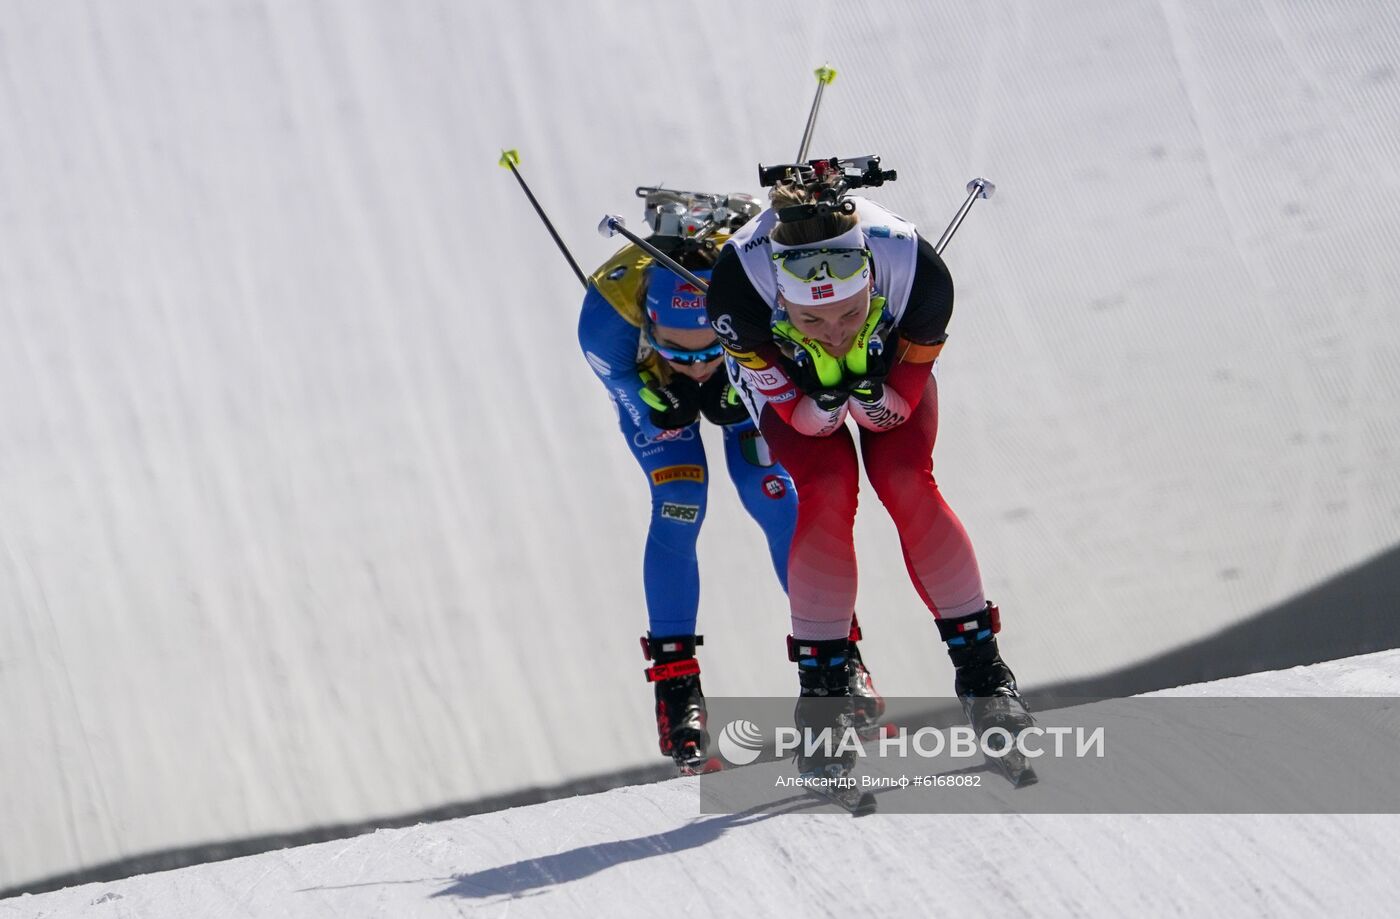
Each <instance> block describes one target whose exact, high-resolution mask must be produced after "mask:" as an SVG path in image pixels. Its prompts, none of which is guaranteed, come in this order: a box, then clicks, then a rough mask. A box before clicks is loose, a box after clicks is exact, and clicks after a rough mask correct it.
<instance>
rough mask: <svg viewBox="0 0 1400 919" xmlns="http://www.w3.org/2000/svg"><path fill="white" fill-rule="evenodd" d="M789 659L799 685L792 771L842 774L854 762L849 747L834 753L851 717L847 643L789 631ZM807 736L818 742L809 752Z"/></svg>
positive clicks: (818, 774) (851, 721)
mask: <svg viewBox="0 0 1400 919" xmlns="http://www.w3.org/2000/svg"><path fill="white" fill-rule="evenodd" d="M788 659H789V660H792V661H795V662H796V663H797V679H798V682H799V683H800V684H801V687H802V691H801V694H800V695H799V696H798V699H797V707H796V708H795V709H794V710H793V720H794V723H795V724H796V727H797V730H798V731H799V732H800V735H801V737H802V743H801V745H800V746H799V747H798V748H797V771H798V772H799V773H801V774H802V775H804V776H824V777H829V778H839V777H841V776H844V775H846V774H847V773H849V772H850V771H851V768H852V767H853V766H854V765H855V753H854V752H853V751H845V752H838V749H839V747H840V746H841V742H842V739H843V736H844V735H845V732H846V729H847V728H850V727H851V726H852V724H853V721H854V716H853V710H852V703H851V656H850V641H849V640H848V639H845V638H833V639H828V640H825V641H805V640H802V639H797V638H793V637H792V636H791V635H789V636H788ZM822 731H829V733H830V743H829V744H825V743H822V742H821V732H822ZM809 737H810V738H813V739H814V740H816V741H817V742H816V743H815V744H814V745H813V747H812V748H811V749H810V750H809V748H808V738H809Z"/></svg>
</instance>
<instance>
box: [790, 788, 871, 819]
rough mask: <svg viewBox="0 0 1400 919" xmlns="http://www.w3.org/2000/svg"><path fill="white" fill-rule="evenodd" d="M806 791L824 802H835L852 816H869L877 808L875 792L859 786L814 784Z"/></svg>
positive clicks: (810, 795)
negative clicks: (837, 786) (845, 786)
mask: <svg viewBox="0 0 1400 919" xmlns="http://www.w3.org/2000/svg"><path fill="white" fill-rule="evenodd" d="M806 793H807V795H808V796H809V797H812V798H815V799H817V800H818V801H821V802H822V803H824V804H835V805H836V806H837V807H839V808H841V809H842V810H844V811H845V812H846V813H848V814H850V815H851V816H852V817H867V816H869V815H870V814H873V813H875V810H876V805H875V794H874V793H873V792H869V791H861V790H860V789H859V788H832V787H829V786H825V785H813V786H809V787H808V788H807V789H806Z"/></svg>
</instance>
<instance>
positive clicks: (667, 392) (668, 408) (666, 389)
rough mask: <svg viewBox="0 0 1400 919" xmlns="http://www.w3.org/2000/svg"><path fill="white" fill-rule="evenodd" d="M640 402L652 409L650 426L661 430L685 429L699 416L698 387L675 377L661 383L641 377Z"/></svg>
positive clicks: (647, 376)
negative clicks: (642, 383) (642, 384)
mask: <svg viewBox="0 0 1400 919" xmlns="http://www.w3.org/2000/svg"><path fill="white" fill-rule="evenodd" d="M642 380H643V382H645V383H646V385H645V386H643V387H642V391H641V397H642V401H643V402H645V403H646V404H647V405H648V406H650V407H651V423H652V424H654V425H656V426H657V427H658V428H661V429H662V430H666V431H670V430H674V429H676V428H687V427H690V426H691V425H692V424H694V423H695V419H696V418H698V417H699V416H700V384H699V383H697V382H695V381H694V380H692V379H691V378H690V377H688V376H683V375H681V374H679V373H678V374H675V375H674V376H672V377H671V382H669V383H662V382H661V381H660V380H659V379H657V378H656V377H654V376H652V375H651V374H650V373H646V374H643V375H642Z"/></svg>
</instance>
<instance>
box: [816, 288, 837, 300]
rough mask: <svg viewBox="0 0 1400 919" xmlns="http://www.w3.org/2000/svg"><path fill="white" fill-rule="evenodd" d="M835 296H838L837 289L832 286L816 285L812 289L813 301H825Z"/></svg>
mask: <svg viewBox="0 0 1400 919" xmlns="http://www.w3.org/2000/svg"><path fill="white" fill-rule="evenodd" d="M834 296H836V289H835V288H834V287H832V286H831V285H830V284H816V285H813V287H812V299H813V300H825V299H827V298H828V297H834Z"/></svg>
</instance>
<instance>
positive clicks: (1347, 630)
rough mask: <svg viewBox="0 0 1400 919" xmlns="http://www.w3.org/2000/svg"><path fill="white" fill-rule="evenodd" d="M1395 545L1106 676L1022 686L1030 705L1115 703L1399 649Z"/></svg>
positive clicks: (1399, 554)
mask: <svg viewBox="0 0 1400 919" xmlns="http://www.w3.org/2000/svg"><path fill="white" fill-rule="evenodd" d="M1397 611H1400V546H1394V547H1392V548H1390V549H1388V550H1386V551H1385V552H1382V553H1381V554H1380V555H1377V556H1376V557H1374V558H1372V559H1370V560H1369V561H1366V562H1363V563H1362V564H1360V565H1358V566H1357V567H1355V568H1352V569H1350V570H1349V571H1345V572H1343V573H1342V574H1339V575H1336V576H1335V577H1333V578H1331V579H1329V580H1327V581H1325V582H1323V583H1322V584H1320V585H1318V586H1317V587H1314V588H1313V589H1311V590H1309V591H1306V592H1304V593H1302V594H1299V595H1297V596H1296V597H1293V598H1291V599H1289V600H1287V601H1285V602H1283V603H1281V604H1279V605H1278V606H1275V607H1272V608H1270V609H1266V610H1264V611H1263V612H1261V613H1258V614H1257V615H1255V616H1252V617H1250V618H1249V619H1247V620H1245V621H1244V622H1240V623H1237V624H1236V625H1233V626H1230V627H1229V628H1225V629H1222V630H1220V631H1219V632H1217V633H1216V634H1214V635H1212V636H1210V637H1208V638H1205V639H1202V640H1200V641H1197V642H1193V643H1191V644H1189V645H1185V646H1183V647H1181V648H1178V649H1176V650H1174V651H1170V652H1168V653H1166V654H1161V655H1158V656H1157V657H1154V658H1151V659H1150V660H1147V661H1143V662H1142V663H1139V664H1134V665H1132V666H1131V667H1124V668H1122V669H1120V670H1114V671H1111V672H1109V673H1105V674H1099V675H1097V676H1093V677H1087V678H1085V679H1081V680H1072V681H1067V682H1064V683H1056V684H1052V685H1050V686H1032V687H1022V688H1023V690H1024V691H1025V694H1026V696H1027V699H1028V701H1029V702H1030V703H1031V705H1032V706H1033V707H1036V708H1041V709H1050V708H1055V707H1057V705H1058V704H1060V703H1064V702H1068V701H1070V700H1074V701H1090V700H1095V699H1117V698H1122V697H1124V696H1133V695H1137V694H1139V693H1144V692H1152V691H1154V690H1158V689H1171V688H1173V687H1176V686H1186V685H1189V684H1191V683H1205V682H1209V681H1211V680H1221V679H1225V678H1227V677H1234V676H1244V675H1245V674H1249V673H1260V672H1262V671H1266V670H1285V669H1287V668H1289V667H1300V666H1304V665H1307V664H1317V663H1321V662H1323V661H1330V660H1337V659H1338V658H1343V657H1354V656H1356V655H1358V654H1370V653H1372V652H1375V651H1388V650H1391V649H1392V648H1400V615H1396V613H1397Z"/></svg>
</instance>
